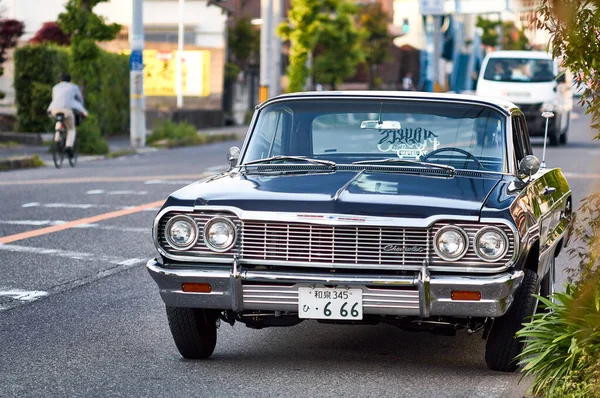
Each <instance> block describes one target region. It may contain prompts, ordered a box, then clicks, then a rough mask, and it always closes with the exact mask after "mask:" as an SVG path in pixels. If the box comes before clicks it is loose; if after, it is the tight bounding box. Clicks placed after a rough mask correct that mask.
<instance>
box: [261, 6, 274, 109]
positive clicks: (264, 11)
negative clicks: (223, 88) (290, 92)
mask: <svg viewBox="0 0 600 398" xmlns="http://www.w3.org/2000/svg"><path fill="white" fill-rule="evenodd" d="M260 18H261V20H262V23H261V25H260V89H259V99H258V100H259V102H263V101H265V100H267V99H268V98H269V96H270V94H271V93H270V92H269V91H270V90H272V89H273V87H270V86H271V81H272V74H273V71H272V70H271V68H272V67H273V62H272V60H273V46H272V45H273V37H272V34H273V28H272V26H273V0H260Z"/></svg>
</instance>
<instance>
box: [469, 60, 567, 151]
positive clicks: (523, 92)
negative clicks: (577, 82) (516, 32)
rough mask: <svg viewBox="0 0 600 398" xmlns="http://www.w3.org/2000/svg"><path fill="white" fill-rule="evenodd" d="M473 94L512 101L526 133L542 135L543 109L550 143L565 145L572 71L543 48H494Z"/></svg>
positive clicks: (482, 67) (484, 62)
mask: <svg viewBox="0 0 600 398" xmlns="http://www.w3.org/2000/svg"><path fill="white" fill-rule="evenodd" d="M476 94H477V95H480V96H486V97H494V98H501V99H505V100H507V101H511V102H513V103H515V104H516V105H517V106H518V107H519V108H521V111H523V113H524V114H525V119H526V120H527V125H528V128H529V134H530V135H531V136H534V137H543V136H544V131H545V126H546V120H545V119H544V118H542V116H541V114H542V112H544V111H550V112H554V114H555V116H556V117H555V118H553V119H552V120H551V121H550V125H549V132H548V138H549V140H550V145H552V146H557V145H558V144H566V143H567V141H568V135H569V126H570V120H571V111H572V109H573V87H572V74H571V72H569V71H565V72H564V73H562V71H560V70H559V65H558V61H557V60H554V59H552V55H551V54H549V53H547V52H544V51H494V52H491V53H489V54H488V55H487V56H486V57H485V58H484V60H483V63H482V65H481V73H480V74H479V78H478V81H477V90H476Z"/></svg>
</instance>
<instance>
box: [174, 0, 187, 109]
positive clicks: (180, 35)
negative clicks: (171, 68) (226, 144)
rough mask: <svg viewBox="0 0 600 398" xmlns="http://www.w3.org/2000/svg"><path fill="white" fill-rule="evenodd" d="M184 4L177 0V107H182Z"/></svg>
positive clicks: (181, 0)
mask: <svg viewBox="0 0 600 398" xmlns="http://www.w3.org/2000/svg"><path fill="white" fill-rule="evenodd" d="M184 5H185V0H179V27H178V28H179V29H178V34H177V56H176V57H175V91H176V92H177V108H183V65H182V62H181V58H182V57H183V41H184V34H185V31H184V26H183V18H184Z"/></svg>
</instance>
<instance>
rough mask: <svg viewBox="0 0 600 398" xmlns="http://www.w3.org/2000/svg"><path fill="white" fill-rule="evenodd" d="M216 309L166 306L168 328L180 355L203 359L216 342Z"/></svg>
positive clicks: (210, 351)
mask: <svg viewBox="0 0 600 398" xmlns="http://www.w3.org/2000/svg"><path fill="white" fill-rule="evenodd" d="M217 315H218V313H217V312H216V311H211V310H205V309H201V308H183V307H169V306H167V318H168V320H169V328H170V329H171V334H172V335H173V340H174V341H175V345H176V346H177V349H178V350H179V353H180V354H181V356H182V357H184V358H187V359H205V358H208V357H210V356H211V355H212V353H213V351H214V350H215V346H216V344H217V319H218V317H217Z"/></svg>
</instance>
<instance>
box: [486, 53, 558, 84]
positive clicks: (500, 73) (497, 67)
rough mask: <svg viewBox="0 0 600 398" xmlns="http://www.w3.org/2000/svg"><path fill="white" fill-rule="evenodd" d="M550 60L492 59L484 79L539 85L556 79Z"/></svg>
mask: <svg viewBox="0 0 600 398" xmlns="http://www.w3.org/2000/svg"><path fill="white" fill-rule="evenodd" d="M555 77H556V76H555V75H554V72H553V70H552V61H551V60H548V59H525V58H490V60H489V61H488V64H487V66H486V68H485V73H484V74H483V78H484V79H485V80H494V81H500V82H520V83H532V82H533V83H537V82H551V81H553V80H554V79H555Z"/></svg>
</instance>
